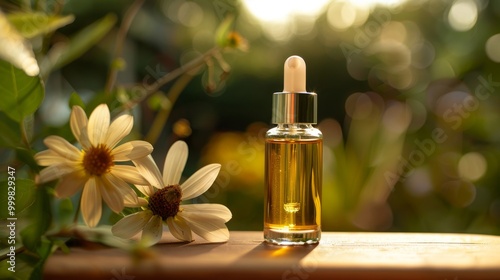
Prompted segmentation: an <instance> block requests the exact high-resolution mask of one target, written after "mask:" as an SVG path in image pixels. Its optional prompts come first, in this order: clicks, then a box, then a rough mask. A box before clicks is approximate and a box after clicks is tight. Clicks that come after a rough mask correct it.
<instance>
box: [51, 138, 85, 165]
mask: <svg viewBox="0 0 500 280" xmlns="http://www.w3.org/2000/svg"><path fill="white" fill-rule="evenodd" d="M43 143H44V144H45V145H46V146H47V147H48V148H49V149H51V150H52V151H54V152H56V153H57V154H58V155H60V156H61V158H63V159H69V160H72V161H77V160H79V159H80V157H81V152H80V150H78V148H77V147H75V146H73V145H71V144H70V143H69V142H68V141H66V139H64V138H62V137H59V136H56V135H51V136H48V137H47V138H45V139H44V140H43Z"/></svg>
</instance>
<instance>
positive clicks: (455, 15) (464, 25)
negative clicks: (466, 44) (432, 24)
mask: <svg viewBox="0 0 500 280" xmlns="http://www.w3.org/2000/svg"><path fill="white" fill-rule="evenodd" d="M477 17H478V8H477V5H476V2H475V1H473V0H458V1H456V2H455V3H453V6H451V9H450V12H449V13H448V22H449V23H450V26H451V27H452V28H453V29H455V30H457V31H467V30H469V29H471V28H472V27H474V25H475V24H476V21H477Z"/></svg>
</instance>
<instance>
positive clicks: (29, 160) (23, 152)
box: [16, 147, 40, 171]
mask: <svg viewBox="0 0 500 280" xmlns="http://www.w3.org/2000/svg"><path fill="white" fill-rule="evenodd" d="M16 156H17V159H18V160H19V161H21V162H24V163H26V164H27V165H28V166H29V167H30V168H31V170H35V171H38V170H39V169H40V168H39V167H38V164H37V163H36V161H35V158H34V154H33V152H32V151H31V150H27V149H25V148H20V147H18V148H16Z"/></svg>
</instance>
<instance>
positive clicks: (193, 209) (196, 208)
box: [182, 203, 233, 223]
mask: <svg viewBox="0 0 500 280" xmlns="http://www.w3.org/2000/svg"><path fill="white" fill-rule="evenodd" d="M182 212H184V213H189V214H192V213H194V214H198V215H199V216H207V217H208V216H211V217H218V218H220V219H222V220H224V222H226V223H227V222H228V221H229V220H231V218H232V217H233V214H231V211H230V210H229V209H228V208H227V207H226V206H224V205H222V204H212V203H202V204H186V205H182Z"/></svg>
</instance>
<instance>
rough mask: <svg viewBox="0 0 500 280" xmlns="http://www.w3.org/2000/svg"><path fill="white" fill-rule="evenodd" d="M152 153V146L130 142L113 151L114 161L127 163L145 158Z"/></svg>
mask: <svg viewBox="0 0 500 280" xmlns="http://www.w3.org/2000/svg"><path fill="white" fill-rule="evenodd" d="M152 151H153V146H151V144H149V143H148V142H146V141H141V140H135V141H130V142H127V143H124V144H121V145H120V146H118V147H116V148H114V149H113V151H112V152H111V153H112V154H113V156H114V158H115V161H128V160H135V159H139V158H142V157H145V156H147V155H149V154H151V152H152Z"/></svg>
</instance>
